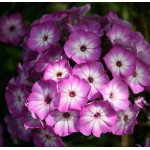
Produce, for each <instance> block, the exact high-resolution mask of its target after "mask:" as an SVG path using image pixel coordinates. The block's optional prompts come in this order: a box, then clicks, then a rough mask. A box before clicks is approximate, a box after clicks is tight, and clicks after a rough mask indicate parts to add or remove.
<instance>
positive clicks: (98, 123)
mask: <svg viewBox="0 0 150 150" xmlns="http://www.w3.org/2000/svg"><path fill="white" fill-rule="evenodd" d="M116 118H117V116H116V112H115V111H114V110H113V108H112V107H111V105H110V104H109V102H107V101H95V102H92V103H90V104H87V105H86V106H85V107H84V108H83V109H82V110H81V117H80V121H79V124H80V132H81V133H83V134H84V135H86V136H89V135H90V134H91V132H92V133H93V135H94V136H96V137H100V135H101V133H106V132H110V131H111V127H112V126H113V125H114V124H115V122H116Z"/></svg>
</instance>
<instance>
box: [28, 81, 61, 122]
mask: <svg viewBox="0 0 150 150" xmlns="http://www.w3.org/2000/svg"><path fill="white" fill-rule="evenodd" d="M28 102H29V103H28V108H29V110H30V111H33V112H34V113H35V114H37V116H38V117H39V118H40V119H41V120H44V119H45V118H46V117H47V116H48V114H49V113H50V112H51V111H53V110H54V109H56V107H58V104H59V94H58V92H57V87H56V83H55V82H54V81H52V80H50V81H45V80H40V81H37V82H36V83H35V84H34V85H33V87H32V92H31V94H30V95H29V98H28Z"/></svg>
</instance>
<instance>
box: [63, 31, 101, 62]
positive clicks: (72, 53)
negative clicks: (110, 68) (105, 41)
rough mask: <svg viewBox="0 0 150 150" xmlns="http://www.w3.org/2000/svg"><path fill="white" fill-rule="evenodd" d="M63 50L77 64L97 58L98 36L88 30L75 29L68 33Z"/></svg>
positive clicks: (98, 49)
mask: <svg viewBox="0 0 150 150" xmlns="http://www.w3.org/2000/svg"><path fill="white" fill-rule="evenodd" d="M64 50H65V53H66V55H67V56H68V57H69V58H72V59H73V60H74V61H75V62H76V63H77V64H80V63H85V62H88V61H91V60H98V59H99V58H100V54H101V48H100V38H99V36H98V35H97V34H94V33H92V32H90V31H88V32H85V31H83V30H77V31H74V32H73V33H71V34H70V36H69V39H68V40H67V42H66V43H65V46H64Z"/></svg>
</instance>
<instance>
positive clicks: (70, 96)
mask: <svg viewBox="0 0 150 150" xmlns="http://www.w3.org/2000/svg"><path fill="white" fill-rule="evenodd" d="M90 88H91V87H90V86H89V84H88V82H87V81H85V80H84V79H80V78H79V77H78V76H75V75H72V76H70V77H69V78H68V79H65V80H63V81H62V82H59V83H58V90H59V92H60V103H59V107H58V110H59V111H61V112H67V111H72V110H81V109H82V108H83V107H84V105H85V104H86V103H87V101H88V98H87V96H88V94H89V91H90Z"/></svg>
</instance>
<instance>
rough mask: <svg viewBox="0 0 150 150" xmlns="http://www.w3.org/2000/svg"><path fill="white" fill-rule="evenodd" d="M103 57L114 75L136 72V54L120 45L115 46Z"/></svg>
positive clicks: (126, 74) (127, 74)
mask: <svg viewBox="0 0 150 150" xmlns="http://www.w3.org/2000/svg"><path fill="white" fill-rule="evenodd" d="M103 59H104V61H105V63H106V65H107V68H108V69H109V70H110V71H111V72H112V74H113V76H129V75H133V74H134V72H135V62H136V56H135V54H134V53H133V52H131V51H129V50H126V49H124V48H122V47H120V46H114V47H113V48H112V49H111V50H110V51H109V52H108V53H107V54H106V55H105V56H104V58H103Z"/></svg>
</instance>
